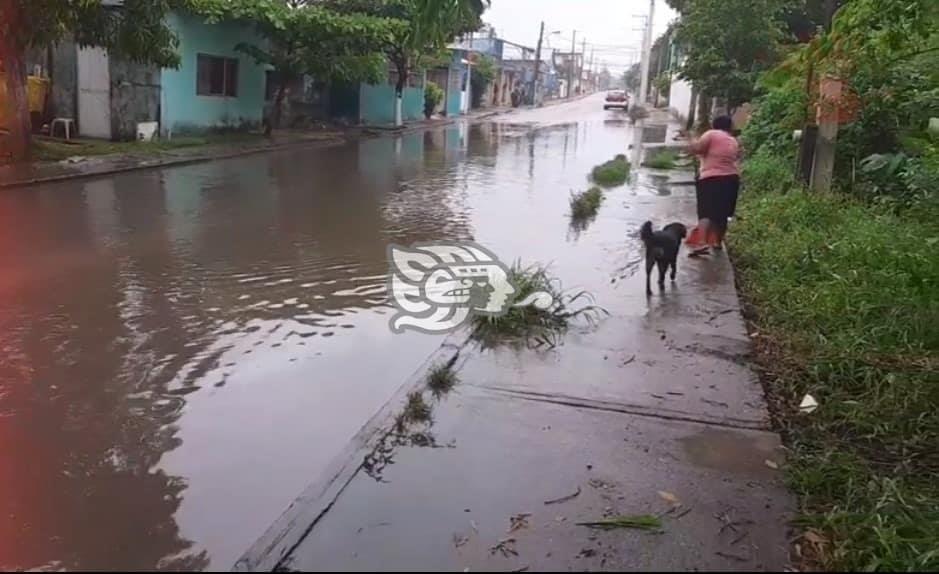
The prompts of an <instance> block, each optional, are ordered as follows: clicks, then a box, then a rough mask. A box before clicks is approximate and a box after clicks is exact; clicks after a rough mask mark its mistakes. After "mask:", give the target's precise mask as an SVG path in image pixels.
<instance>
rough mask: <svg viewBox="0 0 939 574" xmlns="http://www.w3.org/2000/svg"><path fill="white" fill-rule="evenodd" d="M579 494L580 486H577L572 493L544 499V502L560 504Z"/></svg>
mask: <svg viewBox="0 0 939 574" xmlns="http://www.w3.org/2000/svg"><path fill="white" fill-rule="evenodd" d="M578 496H580V486H578V487H577V490H576V491H575V492H574V493H573V494H568V495H567V496H562V497H561V498H554V499H552V500H545V501H544V503H545V504H561V503H562V502H567V501H568V500H574V499H575V498H577V497H578Z"/></svg>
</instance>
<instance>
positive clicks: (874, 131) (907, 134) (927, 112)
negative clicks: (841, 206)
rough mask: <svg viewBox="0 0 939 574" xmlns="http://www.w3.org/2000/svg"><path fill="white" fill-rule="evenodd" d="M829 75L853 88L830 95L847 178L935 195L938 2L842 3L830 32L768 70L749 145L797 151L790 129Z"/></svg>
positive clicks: (846, 182)
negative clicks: (835, 108)
mask: <svg viewBox="0 0 939 574" xmlns="http://www.w3.org/2000/svg"><path fill="white" fill-rule="evenodd" d="M823 75H824V76H836V77H839V78H841V79H842V80H843V81H844V89H843V93H844V94H847V96H846V97H845V98H843V99H842V100H839V101H836V102H832V104H834V105H838V107H839V114H840V115H839V119H840V121H841V123H842V127H841V129H840V131H839V134H838V147H837V157H836V164H835V174H836V178H837V180H838V181H840V182H841V185H842V187H843V188H844V189H847V190H850V191H851V192H853V193H855V194H857V195H861V196H864V197H868V198H870V197H876V198H878V200H880V201H895V202H899V204H902V205H910V204H912V203H922V202H923V200H925V199H927V198H936V197H937V196H939V193H937V191H939V190H937V187H936V184H935V182H936V181H939V138H937V137H936V136H934V135H931V134H930V133H929V132H928V130H927V126H928V122H929V118H931V117H937V116H939V3H936V2H933V1H932V0H902V1H900V0H852V1H851V2H848V3H845V4H844V5H843V6H842V7H841V8H840V9H839V10H838V12H837V13H836V14H835V15H834V19H833V22H832V25H831V29H830V30H829V31H827V32H823V33H821V34H819V35H818V36H817V37H815V38H813V39H812V40H811V41H810V42H809V43H807V44H805V45H804V46H802V47H801V48H799V49H798V50H796V51H794V52H793V53H792V54H791V55H790V56H789V57H788V58H787V59H786V60H785V61H784V62H783V63H782V64H780V65H779V66H778V67H777V68H776V69H774V70H773V71H771V72H769V73H767V74H765V75H764V77H763V80H762V84H763V85H764V86H765V87H766V89H767V90H768V92H767V93H766V94H765V95H764V96H762V97H761V98H760V99H759V100H758V102H757V109H756V112H755V113H754V115H753V118H752V119H751V121H750V123H749V124H748V125H747V128H746V130H744V134H743V138H744V147H745V149H747V150H748V153H757V152H759V151H761V150H765V153H772V154H779V153H787V152H788V154H791V153H793V151H794V149H793V146H792V144H791V138H790V134H791V130H792V129H794V128H796V127H799V124H801V123H802V122H803V121H804V119H805V116H806V113H808V114H810V117H811V114H814V110H815V107H816V105H826V104H825V103H824V102H823V103H821V104H820V103H819V94H818V90H817V89H816V88H815V86H817V84H818V81H819V80H818V79H819V78H820V77H822V76H823ZM806 78H810V79H811V81H810V83H809V88H810V89H809V90H808V92H807V91H806ZM847 103H853V105H852V106H850V107H848V106H847ZM848 112H850V113H848Z"/></svg>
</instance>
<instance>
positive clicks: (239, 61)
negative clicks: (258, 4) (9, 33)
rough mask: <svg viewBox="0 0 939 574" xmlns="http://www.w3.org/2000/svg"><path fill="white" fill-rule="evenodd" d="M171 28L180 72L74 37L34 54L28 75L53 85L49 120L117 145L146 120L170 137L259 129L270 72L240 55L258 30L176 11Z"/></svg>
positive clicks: (170, 16) (169, 17)
mask: <svg viewBox="0 0 939 574" xmlns="http://www.w3.org/2000/svg"><path fill="white" fill-rule="evenodd" d="M114 6H115V8H114V9H120V7H119V3H115V4H114ZM167 24H168V25H169V27H170V28H171V29H172V30H173V31H174V32H175V33H176V34H177V36H178V38H179V47H178V50H179V57H180V65H179V68H177V69H175V70H174V69H168V68H167V69H161V68H159V67H158V66H153V65H145V64H139V63H136V62H131V61H127V60H124V59H122V58H119V57H115V56H111V55H110V54H108V52H107V51H106V50H104V49H102V48H96V47H80V46H78V45H77V44H76V43H75V42H74V41H73V40H70V39H69V40H65V41H61V42H59V43H58V44H56V45H55V46H53V47H51V48H49V49H48V50H40V51H35V52H34V53H32V54H30V57H29V58H28V60H27V63H28V66H29V68H30V71H32V70H33V69H38V70H40V73H41V74H42V75H44V76H45V77H48V78H49V79H50V80H51V90H50V94H49V98H48V102H47V109H46V114H45V116H46V119H51V118H54V117H67V118H72V119H74V120H75V122H76V125H77V127H78V133H79V135H81V136H83V137H89V138H103V139H112V140H130V139H135V138H136V137H137V126H138V124H140V123H144V122H157V123H158V124H159V128H160V133H161V134H162V135H163V136H164V137H171V136H175V135H181V134H193V133H200V132H206V131H210V130H214V129H222V128H249V127H256V126H259V125H260V124H261V120H262V118H263V113H264V100H265V80H266V74H267V68H268V67H267V66H263V65H258V64H256V63H255V61H254V59H252V58H251V57H249V56H247V55H245V54H241V53H239V52H237V51H236V50H235V46H236V45H237V44H238V43H239V42H244V41H246V40H248V41H250V39H252V38H254V39H255V40H257V38H256V36H255V32H254V29H253V27H252V26H250V25H248V24H243V23H237V22H218V23H212V24H209V23H206V22H205V21H204V20H203V19H202V18H200V17H198V16H194V15H191V14H187V13H177V12H173V13H170V14H168V15H167Z"/></svg>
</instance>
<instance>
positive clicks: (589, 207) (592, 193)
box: [571, 186, 603, 219]
mask: <svg viewBox="0 0 939 574" xmlns="http://www.w3.org/2000/svg"><path fill="white" fill-rule="evenodd" d="M601 203H603V190H602V189H600V188H599V187H596V186H594V187H591V188H590V189H588V190H587V191H582V192H580V193H572V194H571V218H573V219H587V218H589V217H593V216H594V215H596V214H597V210H598V209H599V208H600V204H601Z"/></svg>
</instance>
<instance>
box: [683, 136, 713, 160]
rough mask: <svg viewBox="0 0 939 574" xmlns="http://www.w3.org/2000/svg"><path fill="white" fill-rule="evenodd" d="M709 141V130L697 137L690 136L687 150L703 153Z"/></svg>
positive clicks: (696, 153) (706, 149) (705, 151)
mask: <svg viewBox="0 0 939 574" xmlns="http://www.w3.org/2000/svg"><path fill="white" fill-rule="evenodd" d="M710 143H711V132H710V131H707V132H704V134H703V135H702V136H701V137H699V138H698V139H694V138H691V140H690V141H689V142H688V151H690V152H691V153H693V154H695V155H705V154H706V153H707V152H708V146H709V145H710Z"/></svg>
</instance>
